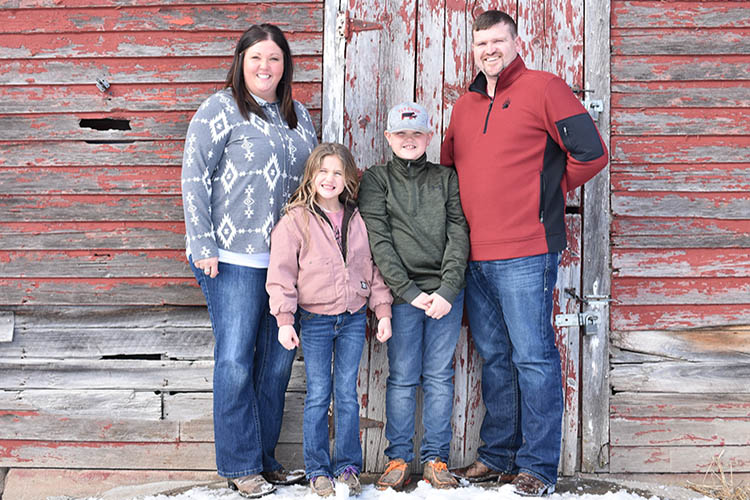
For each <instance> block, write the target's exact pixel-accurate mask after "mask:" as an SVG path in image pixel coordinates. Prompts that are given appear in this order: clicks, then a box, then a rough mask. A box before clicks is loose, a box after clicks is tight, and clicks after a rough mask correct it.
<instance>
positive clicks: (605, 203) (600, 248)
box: [580, 0, 611, 472]
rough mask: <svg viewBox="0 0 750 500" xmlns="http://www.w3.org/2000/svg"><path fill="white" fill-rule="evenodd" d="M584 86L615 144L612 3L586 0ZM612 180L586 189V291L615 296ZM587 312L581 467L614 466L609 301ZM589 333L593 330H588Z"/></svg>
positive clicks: (603, 178) (604, 177)
mask: <svg viewBox="0 0 750 500" xmlns="http://www.w3.org/2000/svg"><path fill="white" fill-rule="evenodd" d="M584 12H585V13H586V16H585V19H584V40H587V41H588V43H586V45H585V47H584V61H585V66H584V86H585V87H586V88H587V89H591V90H593V91H594V92H595V94H594V95H595V96H596V98H597V99H602V101H603V104H604V111H603V112H602V113H601V114H600V115H599V120H598V123H597V125H598V127H599V132H600V133H601V135H602V138H603V139H604V142H605V144H609V142H610V141H609V109H610V103H609V101H610V97H609V94H610V72H609V71H610V70H609V68H610V52H609V30H610V2H599V1H598V0H585V1H584ZM609 197H610V180H609V167H606V168H605V169H604V170H603V171H602V172H600V173H599V174H598V175H597V176H596V177H594V178H593V179H592V180H590V181H589V182H588V183H587V184H586V186H585V187H584V193H583V219H584V221H585V222H584V225H583V249H584V255H583V264H582V265H583V276H582V282H583V286H582V291H583V294H584V295H592V296H600V297H607V296H608V295H609V294H610V283H611V266H610V238H609V234H610V206H609ZM583 309H584V311H585V312H591V313H594V314H598V315H599V317H600V321H599V323H598V325H597V327H596V329H595V331H592V332H591V335H586V336H585V337H584V339H583V340H582V344H581V350H582V356H581V395H582V397H581V411H580V413H581V441H582V444H581V449H582V455H581V470H582V471H583V472H595V471H602V472H606V471H607V470H609V451H608V441H609V394H610V389H609V380H608V375H609V357H608V338H609V303H608V302H607V301H606V299H605V300H602V301H592V302H589V304H587V305H585V306H584V308H583ZM587 333H588V332H587Z"/></svg>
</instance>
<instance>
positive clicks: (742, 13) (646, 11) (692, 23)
mask: <svg viewBox="0 0 750 500" xmlns="http://www.w3.org/2000/svg"><path fill="white" fill-rule="evenodd" d="M612 26H613V27H617V28H666V27H669V28H732V27H734V28H740V27H744V28H747V27H750V13H748V11H747V6H746V5H744V3H743V2H731V1H729V2H727V1H724V2H721V1H717V2H713V1H711V2H702V1H678V2H670V4H669V8H668V9H666V8H665V7H664V3H663V2H660V1H655V0H650V1H621V0H615V1H613V2H612Z"/></svg>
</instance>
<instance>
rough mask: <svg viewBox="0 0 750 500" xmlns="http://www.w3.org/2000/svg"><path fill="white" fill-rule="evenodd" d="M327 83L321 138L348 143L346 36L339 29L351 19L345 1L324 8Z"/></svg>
mask: <svg viewBox="0 0 750 500" xmlns="http://www.w3.org/2000/svg"><path fill="white" fill-rule="evenodd" d="M323 8H324V10H325V11H324V15H323V19H324V22H325V27H324V29H323V33H324V36H323V46H324V48H323V81H325V82H326V90H327V91H326V94H325V98H324V99H325V104H323V105H322V108H323V109H322V120H321V122H322V125H321V132H320V137H321V138H322V140H323V141H326V142H338V143H342V142H343V140H344V129H343V127H344V78H345V77H346V74H345V73H346V37H345V33H341V32H340V30H339V26H340V24H341V22H343V21H344V20H345V19H346V17H347V12H346V9H347V2H346V1H345V0H335V1H334V0H329V1H327V2H325V5H324V7H323Z"/></svg>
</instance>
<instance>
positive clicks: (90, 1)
mask: <svg viewBox="0 0 750 500" xmlns="http://www.w3.org/2000/svg"><path fill="white" fill-rule="evenodd" d="M267 1H268V0H247V1H245V2H244V3H246V4H250V7H251V8H252V4H256V3H265V2H267ZM322 1H323V0H283V2H277V3H295V2H303V3H322ZM205 3H206V0H159V1H158V2H155V1H154V0H2V1H0V9H35V8H44V9H60V10H61V9H68V8H71V7H127V6H137V5H145V6H149V5H171V4H178V5H185V4H205ZM228 3H229V4H231V3H236V0H211V4H212V5H218V6H221V5H223V4H228ZM219 8H220V7H219Z"/></svg>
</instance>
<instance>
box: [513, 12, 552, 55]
mask: <svg viewBox="0 0 750 500" xmlns="http://www.w3.org/2000/svg"><path fill="white" fill-rule="evenodd" d="M550 2H551V0H544V1H541V2H540V1H539V0H519V1H518V16H517V17H516V24H517V25H518V37H519V39H520V43H521V48H520V50H519V55H520V56H521V58H523V62H524V64H526V67H528V68H530V69H537V70H546V69H547V66H546V65H547V64H548V61H547V60H546V59H548V53H549V52H550V50H551V48H552V44H553V43H554V39H550V38H549V37H554V36H556V33H554V32H548V31H547V29H548V28H547V12H546V11H547V8H548V5H547V4H548V3H550Z"/></svg>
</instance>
